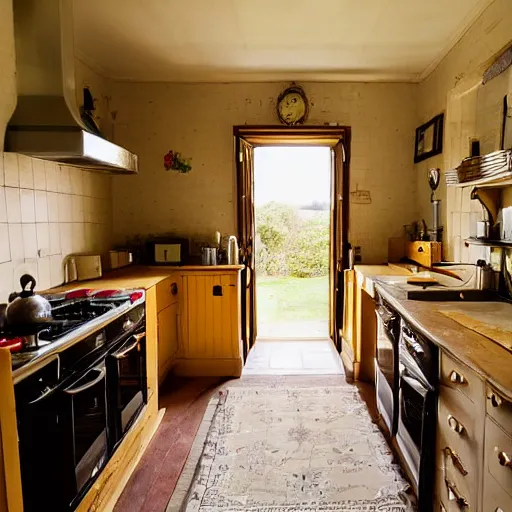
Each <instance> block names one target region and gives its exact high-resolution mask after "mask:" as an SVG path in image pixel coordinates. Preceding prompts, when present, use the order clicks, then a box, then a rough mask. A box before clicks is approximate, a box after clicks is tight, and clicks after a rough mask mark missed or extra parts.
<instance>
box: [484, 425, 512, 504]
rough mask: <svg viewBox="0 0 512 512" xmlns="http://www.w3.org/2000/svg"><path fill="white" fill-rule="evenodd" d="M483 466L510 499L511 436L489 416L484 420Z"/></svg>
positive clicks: (511, 490)
mask: <svg viewBox="0 0 512 512" xmlns="http://www.w3.org/2000/svg"><path fill="white" fill-rule="evenodd" d="M485 467H486V469H487V471H488V472H489V473H490V475H491V476H492V477H493V478H494V479H495V480H496V482H497V483H498V484H499V485H500V486H501V487H502V489H503V491H504V492H505V493H506V494H508V497H509V499H512V437H510V436H509V435H507V434H506V433H505V432H504V431H503V430H501V428H500V427H498V425H496V423H494V421H493V420H492V419H491V418H489V417H488V418H486V420H485Z"/></svg>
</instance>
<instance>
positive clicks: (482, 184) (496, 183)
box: [448, 178, 512, 188]
mask: <svg viewBox="0 0 512 512" xmlns="http://www.w3.org/2000/svg"><path fill="white" fill-rule="evenodd" d="M511 185H512V178H498V179H496V178H484V179H481V180H474V181H467V182H466V183H457V184H456V185H448V186H449V187H457V188H463V187H478V188H504V187H509V186H511Z"/></svg>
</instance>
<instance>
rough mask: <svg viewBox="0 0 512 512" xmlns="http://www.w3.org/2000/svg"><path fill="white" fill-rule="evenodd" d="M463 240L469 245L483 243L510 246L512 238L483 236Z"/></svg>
mask: <svg viewBox="0 0 512 512" xmlns="http://www.w3.org/2000/svg"><path fill="white" fill-rule="evenodd" d="M464 242H466V243H467V244H471V245H484V246H486V247H512V240H487V239H485V238H466V240H464Z"/></svg>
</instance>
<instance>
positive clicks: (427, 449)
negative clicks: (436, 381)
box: [396, 366, 437, 511]
mask: <svg viewBox="0 0 512 512" xmlns="http://www.w3.org/2000/svg"><path fill="white" fill-rule="evenodd" d="M436 402H437V400H436V393H435V390H434V389H433V388H432V387H431V386H430V385H428V384H427V383H426V381H422V380H421V379H419V378H417V377H416V376H415V375H413V374H412V373H410V372H408V371H407V368H405V367H403V366H401V374H400V393H399V404H400V407H399V415H398V431H397V437H396V438H397V443H398V446H399V448H400V451H401V452H402V456H403V461H404V463H405V464H406V466H407V468H408V469H409V473H410V475H411V476H412V479H413V484H414V486H415V488H416V492H417V494H418V501H419V503H420V504H421V503H422V502H423V503H424V508H422V507H421V506H420V511H423V510H431V508H432V505H430V508H429V507H428V506H427V504H428V499H427V498H426V496H429V495H430V496H431V493H432V484H433V478H432V476H433V472H434V467H433V462H434V458H433V454H434V453H435V432H436V429H435V422H436Z"/></svg>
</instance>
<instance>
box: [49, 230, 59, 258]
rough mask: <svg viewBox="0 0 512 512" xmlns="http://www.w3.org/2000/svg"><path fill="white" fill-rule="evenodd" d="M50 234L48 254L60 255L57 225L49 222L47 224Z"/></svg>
mask: <svg viewBox="0 0 512 512" xmlns="http://www.w3.org/2000/svg"><path fill="white" fill-rule="evenodd" d="M49 233H50V254H51V255H52V256H53V255H55V254H60V229H59V224H58V223H56V222H50V224H49Z"/></svg>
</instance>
